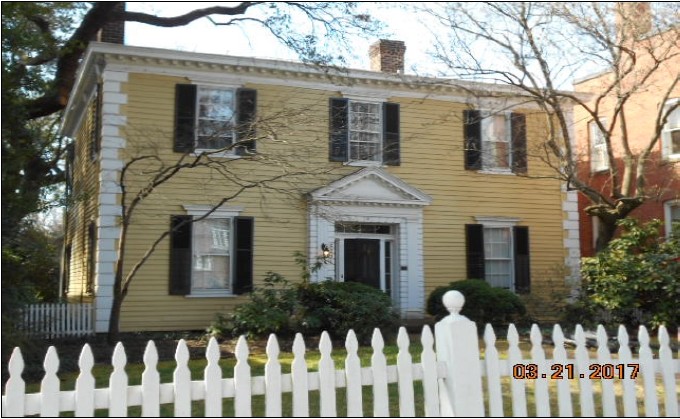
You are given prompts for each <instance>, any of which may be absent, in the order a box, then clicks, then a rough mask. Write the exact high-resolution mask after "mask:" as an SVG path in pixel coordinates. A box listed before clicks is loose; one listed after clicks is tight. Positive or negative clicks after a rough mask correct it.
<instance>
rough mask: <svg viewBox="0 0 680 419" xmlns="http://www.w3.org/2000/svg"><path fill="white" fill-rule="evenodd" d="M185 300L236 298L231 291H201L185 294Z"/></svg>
mask: <svg viewBox="0 0 680 419" xmlns="http://www.w3.org/2000/svg"><path fill="white" fill-rule="evenodd" d="M184 297H185V298H231V297H236V296H235V295H234V294H232V293H231V291H203V292H194V293H193V294H187V295H185V296H184Z"/></svg>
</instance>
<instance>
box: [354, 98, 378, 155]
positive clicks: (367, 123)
mask: <svg viewBox="0 0 680 419" xmlns="http://www.w3.org/2000/svg"><path fill="white" fill-rule="evenodd" d="M380 116H381V106H380V104H377V103H364V102H353V101H352V102H350V108H349V131H350V132H349V143H350V160H369V161H379V160H380V158H381V155H382V153H381V142H382V124H381V120H380Z"/></svg>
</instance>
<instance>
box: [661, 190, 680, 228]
mask: <svg viewBox="0 0 680 419" xmlns="http://www.w3.org/2000/svg"><path fill="white" fill-rule="evenodd" d="M675 206H680V199H673V200H670V201H666V202H664V203H663V224H664V228H665V230H666V237H670V236H671V233H672V232H673V228H672V227H673V226H672V225H671V222H670V221H671V207H675Z"/></svg>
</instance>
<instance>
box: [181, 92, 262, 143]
mask: <svg viewBox="0 0 680 419" xmlns="http://www.w3.org/2000/svg"><path fill="white" fill-rule="evenodd" d="M256 109H257V91H255V90H253V89H246V88H238V89H236V88H230V87H219V86H197V85H195V84H178V85H176V86H175V139H174V146H173V150H174V151H175V152H178V153H191V152H194V153H199V152H218V153H220V154H222V153H224V154H225V155H246V154H251V153H254V152H255V142H256V131H255V124H256V120H255V119H256V118H255V112H256Z"/></svg>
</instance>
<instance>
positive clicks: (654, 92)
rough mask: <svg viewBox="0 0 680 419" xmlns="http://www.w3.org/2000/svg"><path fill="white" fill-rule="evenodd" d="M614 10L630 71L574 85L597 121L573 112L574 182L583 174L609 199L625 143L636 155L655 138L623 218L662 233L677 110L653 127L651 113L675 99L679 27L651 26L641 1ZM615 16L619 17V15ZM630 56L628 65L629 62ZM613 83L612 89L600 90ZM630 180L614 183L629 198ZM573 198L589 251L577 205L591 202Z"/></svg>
mask: <svg viewBox="0 0 680 419" xmlns="http://www.w3.org/2000/svg"><path fill="white" fill-rule="evenodd" d="M619 7H620V9H619V16H618V19H617V23H618V30H619V34H620V36H621V38H620V39H622V42H621V44H622V45H623V46H625V47H629V48H630V49H631V51H632V52H633V53H632V54H629V55H627V58H628V59H627V60H622V62H621V67H623V68H626V66H628V65H631V66H633V67H632V68H633V70H632V71H630V72H625V70H624V71H621V72H619V74H624V73H625V75H623V76H622V77H620V78H619V80H620V82H618V81H616V77H617V75H616V73H617V72H614V71H606V72H601V73H598V74H595V75H592V76H589V77H586V78H584V79H581V80H578V81H577V82H575V83H574V87H575V90H576V91H577V92H581V93H590V94H592V96H591V99H590V102H589V106H590V107H591V108H592V107H594V106H595V105H596V101H598V100H599V112H598V116H599V118H600V121H601V123H602V124H601V126H599V125H598V124H597V123H595V121H594V119H593V116H592V114H589V113H588V112H586V111H585V110H584V109H582V108H577V109H575V110H574V121H575V135H576V139H577V141H578V154H579V159H580V161H581V163H580V167H579V175H580V178H581V179H589V185H590V186H591V187H593V188H594V189H596V190H597V191H600V192H601V193H602V194H603V195H604V196H607V197H611V198H612V201H613V200H614V198H613V195H612V184H613V171H612V170H610V169H611V168H616V169H617V170H616V171H617V172H618V175H619V176H621V177H622V176H623V172H624V158H625V156H626V152H625V150H626V143H627V147H628V150H629V151H630V152H629V153H628V155H629V156H633V158H634V159H635V160H637V158H638V157H639V156H640V155H641V154H642V152H643V150H644V149H645V148H646V147H648V146H649V145H650V143H651V142H652V141H653V140H656V142H655V144H653V147H652V149H651V150H650V154H649V160H648V162H647V165H646V170H645V173H646V178H645V190H644V195H645V197H646V199H645V201H644V203H643V204H642V205H641V206H639V207H638V208H636V209H635V210H633V211H632V212H631V213H630V216H632V217H634V218H637V219H639V220H641V221H647V220H650V219H652V218H658V219H661V220H663V222H664V225H663V229H664V232H665V233H666V234H670V228H671V227H670V226H671V222H672V221H680V108H678V107H676V108H675V109H674V110H672V112H671V113H670V114H669V115H668V118H667V122H666V123H665V124H664V125H663V126H662V127H661V130H660V132H659V130H658V127H659V124H658V123H657V118H658V117H659V115H660V114H663V113H667V112H660V111H661V110H666V111H668V110H670V109H672V107H673V106H674V105H675V104H677V103H678V101H679V100H680V82H678V77H679V74H680V38H679V37H678V33H679V32H680V30H679V29H678V27H677V26H676V27H671V28H670V29H666V30H664V31H656V32H654V31H653V30H651V28H652V20H651V11H650V6H649V3H625V4H621V5H620V6H619ZM622 15H623V16H625V17H624V18H621V16H622ZM662 54H663V57H665V58H666V59H664V60H663V61H662V62H661V63H660V64H659V60H658V58H659V57H661V56H662ZM632 57H634V60H635V62H632V61H631V60H632V59H633V58H632ZM655 66H656V67H658V68H655ZM650 69H653V71H650ZM613 85H616V86H617V88H615V89H611V91H610V92H609V93H606V94H605V93H603V92H607V90H609V88H610V87H611V86H613ZM628 94H630V98H629V99H628V102H627V104H626V105H625V107H624V108H623V109H622V110H623V112H622V113H621V112H617V101H618V100H619V99H620V98H621V97H622V95H628ZM624 124H625V127H624ZM602 127H605V128H606V131H607V133H608V134H609V136H610V141H609V145H608V144H607V142H606V141H605V140H604V138H605V137H604V134H603V132H602V129H601V128H602ZM623 132H625V133H627V135H625V134H622V133H623ZM608 147H611V150H608ZM610 151H611V152H610ZM633 166H634V167H635V165H633ZM631 179H632V182H631V183H632V184H631V185H630V186H629V187H627V185H626V184H625V183H623V182H621V183H619V185H621V184H622V183H623V187H622V189H623V195H624V196H635V195H636V194H637V192H638V190H637V184H636V178H635V173H633V176H632V178H631ZM626 190H627V191H628V193H626ZM578 203H579V213H580V214H579V215H580V220H581V221H580V241H581V255H582V256H592V255H593V254H594V252H595V243H596V240H597V234H598V226H597V223H598V222H599V220H598V219H597V218H596V217H591V216H590V215H588V214H587V213H586V212H585V208H586V207H588V206H589V205H592V203H591V202H590V201H589V200H588V199H587V198H586V197H585V196H583V195H579V202H578Z"/></svg>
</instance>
